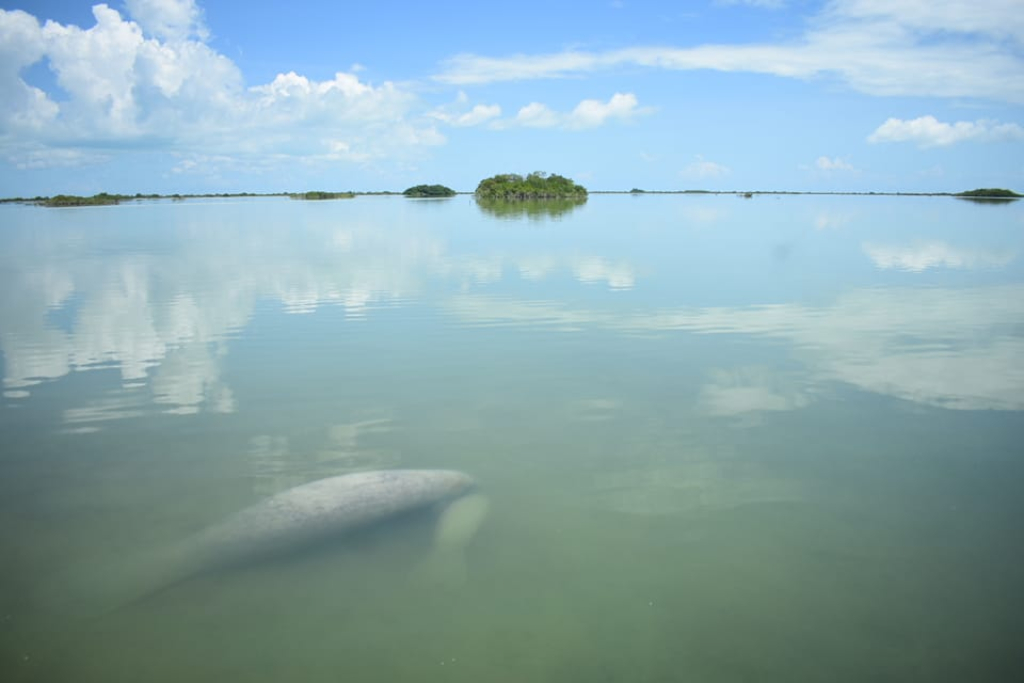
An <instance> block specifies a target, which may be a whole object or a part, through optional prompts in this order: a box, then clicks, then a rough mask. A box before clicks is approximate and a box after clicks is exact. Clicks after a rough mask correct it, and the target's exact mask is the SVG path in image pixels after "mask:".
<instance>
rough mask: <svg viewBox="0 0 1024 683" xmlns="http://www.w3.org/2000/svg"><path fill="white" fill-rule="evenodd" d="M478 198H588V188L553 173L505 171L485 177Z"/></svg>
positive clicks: (477, 191)
mask: <svg viewBox="0 0 1024 683" xmlns="http://www.w3.org/2000/svg"><path fill="white" fill-rule="evenodd" d="M476 196H477V198H478V199H504V200H509V199H586V197H587V188H585V187H583V186H582V185H577V184H576V183H575V182H573V181H572V180H570V179H569V178H566V177H564V176H560V175H558V174H555V173H552V174H547V173H542V172H539V171H538V172H535V173H531V174H530V175H528V176H526V177H523V176H521V175H519V174H517V173H504V174H501V175H496V176H492V177H490V178H485V179H484V180H481V181H480V184H479V185H477V187H476Z"/></svg>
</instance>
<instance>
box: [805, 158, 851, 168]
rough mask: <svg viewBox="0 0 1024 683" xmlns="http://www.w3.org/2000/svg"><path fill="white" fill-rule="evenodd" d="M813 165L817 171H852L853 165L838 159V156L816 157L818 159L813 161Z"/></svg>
mask: <svg viewBox="0 0 1024 683" xmlns="http://www.w3.org/2000/svg"><path fill="white" fill-rule="evenodd" d="M814 165H815V166H816V167H817V168H818V170H819V171H852V170H854V169H853V166H852V165H850V164H849V163H848V162H846V161H844V160H843V159H840V158H839V157H834V158H829V157H826V156H820V157H818V160H817V161H815V162H814Z"/></svg>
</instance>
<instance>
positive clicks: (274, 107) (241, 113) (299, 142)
mask: <svg viewBox="0 0 1024 683" xmlns="http://www.w3.org/2000/svg"><path fill="white" fill-rule="evenodd" d="M126 8H127V11H128V12H130V13H131V18H130V19H129V18H126V17H124V16H122V15H121V14H120V13H119V12H118V11H117V10H114V9H112V8H110V7H109V6H107V5H103V4H99V5H96V6H95V7H93V16H94V18H95V24H94V25H93V26H91V27H89V28H82V27H79V26H74V25H63V24H60V23H57V22H54V21H47V22H46V23H45V24H43V25H40V23H39V21H38V20H37V19H36V18H35V17H33V16H31V15H30V14H28V13H26V12H22V11H19V10H15V11H6V10H0V154H3V156H5V157H6V158H7V159H8V160H9V161H10V162H11V163H13V164H14V165H16V166H19V167H24V168H30V167H40V166H41V165H44V164H45V163H46V161H47V160H48V159H50V160H52V161H53V163H54V165H68V163H69V160H71V161H74V162H78V163H85V162H87V161H88V160H90V159H92V160H95V159H98V158H100V157H99V156H97V155H96V154H95V150H102V149H104V148H105V147H110V148H116V147H119V146H122V145H124V144H125V143H129V142H130V143H132V144H133V146H135V147H137V148H138V147H142V148H148V149H166V150H173V151H174V152H175V153H178V154H183V155H186V156H187V155H189V154H199V155H227V154H231V155H234V156H236V157H242V158H246V159H248V160H249V162H250V163H259V162H260V161H266V160H269V159H273V160H274V162H275V163H277V164H280V163H281V162H282V161H285V160H294V161H296V162H297V163H304V164H308V163H317V162H326V163H330V162H337V161H368V160H373V159H377V158H381V157H401V156H403V155H406V154H410V153H412V154H414V153H415V150H416V149H419V148H421V147H422V146H425V145H436V144H440V143H442V142H444V137H443V136H442V135H441V134H440V133H439V132H438V131H437V130H436V128H435V125H436V123H437V120H436V118H431V117H429V116H426V115H425V114H424V113H423V110H422V105H421V104H420V102H419V100H418V99H417V97H416V96H415V95H413V94H412V93H411V92H409V91H408V90H406V89H404V88H402V87H400V86H398V85H396V84H394V83H390V82H385V83H383V84H379V85H377V84H372V83H368V82H364V81H362V80H360V78H359V77H358V76H356V75H355V73H344V72H340V73H337V74H336V75H335V76H334V77H333V78H331V79H327V80H323V81H316V80H313V79H309V78H307V77H305V76H302V75H300V74H296V73H294V72H289V73H282V74H279V75H277V76H276V77H275V78H274V79H273V80H272V81H271V82H269V83H265V84H256V85H253V86H248V87H247V85H246V84H245V82H244V79H243V77H242V74H241V72H240V71H239V69H238V67H237V65H236V64H234V62H232V61H231V60H230V59H228V58H227V57H225V56H224V55H222V54H219V53H218V52H216V51H215V50H214V49H212V48H211V47H210V46H209V45H208V44H207V43H206V39H207V38H208V31H207V29H206V27H205V24H204V23H203V17H202V12H201V10H200V9H199V8H198V7H197V6H196V4H195V2H194V0H131V1H129V2H127V3H126ZM43 59H45V60H47V64H48V66H49V68H50V70H51V71H52V72H53V74H54V76H55V78H56V82H57V83H58V84H59V86H60V88H61V89H62V90H63V91H64V92H63V93H62V94H63V95H64V97H61V98H56V97H54V96H52V95H50V94H47V93H46V92H44V91H43V90H41V89H39V88H36V87H33V86H31V85H29V84H28V83H26V82H25V81H24V80H23V78H22V75H21V74H22V72H23V71H24V69H25V68H27V67H29V66H32V65H33V64H36V63H38V62H39V61H41V60H43ZM493 116H494V113H493V110H490V109H486V108H484V109H475V110H473V111H470V112H468V113H467V114H466V116H465V118H462V119H460V120H459V121H457V122H456V123H457V125H468V124H469V123H471V122H473V120H474V119H481V118H485V117H493ZM68 150H71V151H70V152H69V151H68ZM85 150H93V152H91V153H87V152H85ZM76 155H77V156H76ZM179 170H181V169H179Z"/></svg>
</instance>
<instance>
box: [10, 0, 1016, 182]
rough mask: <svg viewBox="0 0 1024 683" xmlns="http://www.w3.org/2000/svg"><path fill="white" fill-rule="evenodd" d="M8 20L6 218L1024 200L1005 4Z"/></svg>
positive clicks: (839, 1) (151, 4)
mask: <svg viewBox="0 0 1024 683" xmlns="http://www.w3.org/2000/svg"><path fill="white" fill-rule="evenodd" d="M0 8H2V11H0V196H32V195H36V194H44V195H49V194H56V193H60V192H71V193H77V194H91V193H94V192H100V191H109V192H126V193H134V192H160V193H173V192H208V191H212V192H220V191H226V192H234V191H256V192H267V191H297V190H307V189H326V190H346V189H351V190H402V189H404V188H405V187H408V186H409V185H413V184H418V183H434V182H438V183H443V184H446V185H449V186H451V187H453V188H455V189H458V190H472V189H473V188H475V186H476V183H477V182H478V181H479V180H480V179H481V178H484V177H487V176H490V175H494V174H496V173H504V172H520V173H526V172H530V171H534V170H544V171H550V172H556V173H561V174H563V175H568V176H570V177H573V178H574V179H576V180H578V181H580V182H582V183H583V184H584V185H586V186H587V187H589V188H590V189H594V190H628V189H630V188H633V187H639V188H644V189H650V190H675V189H713V190H732V189H744V190H745V189H752V190H812V191H829V190H855V191H870V190H876V191H958V190H963V189H970V188H974V187H992V186H994V187H1010V188H1013V189H1017V190H1018V191H1024V12H1021V11H1020V9H1021V7H1020V4H1019V0H942V1H941V2H934V1H930V0H832V1H828V2H820V1H812V0H789V1H787V0H705V1H703V2H654V1H650V2H644V1H638V0H612V1H609V0H597V1H595V2H534V1H533V0H520V2H517V3H515V4H514V8H512V7H510V6H506V5H501V4H489V3H479V2H454V1H449V2H445V1H439V2H433V3H406V2H387V1H386V0H381V1H379V2H375V3H337V2H318V1H309V2H298V3H290V4H288V5H283V4H282V5H278V6H273V5H270V4H264V3H251V2H236V1H234V0H217V1H216V2H213V1H212V0H211V1H210V2H207V3H202V2H198V1H196V0H123V1H121V0H113V2H111V3H110V4H109V5H95V6H92V5H90V4H89V3H88V2H75V1H70V0H59V1H58V0H53V1H47V0H39V1H35V2H32V1H27V0H22V1H20V2H18V1H14V2H12V1H8V0H4V1H2V2H0Z"/></svg>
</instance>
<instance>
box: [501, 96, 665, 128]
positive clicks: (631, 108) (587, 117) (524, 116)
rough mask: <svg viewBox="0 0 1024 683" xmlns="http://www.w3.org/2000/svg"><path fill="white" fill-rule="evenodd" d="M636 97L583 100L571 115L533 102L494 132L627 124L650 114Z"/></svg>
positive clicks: (503, 122)
mask: <svg viewBox="0 0 1024 683" xmlns="http://www.w3.org/2000/svg"><path fill="white" fill-rule="evenodd" d="M638 104H639V103H638V101H637V98H636V95H634V94H633V93H615V94H614V95H612V96H611V98H609V100H608V101H607V102H602V101H600V100H592V99H588V100H583V101H581V102H580V103H579V104H577V105H576V106H575V107H574V108H573V110H572V111H570V112H557V111H555V110H553V109H551V108H550V107H548V106H547V105H546V104H543V103H541V102H531V103H530V104H528V105H526V106H525V107H522V108H521V109H520V110H519V111H518V112H517V113H516V116H515V118H513V119H511V120H504V121H495V122H494V123H493V124H492V127H493V128H510V127H514V126H523V127H527V128H556V127H557V128H564V129H568V130H583V129H586V128H597V127H598V126H603V125H604V124H606V123H608V122H609V121H613V120H617V121H628V120H630V119H632V118H633V117H635V116H638V115H642V114H646V113H649V112H650V111H651V110H650V109H648V108H646V107H639V106H638Z"/></svg>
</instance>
